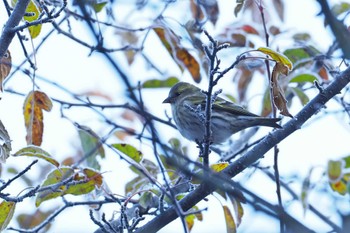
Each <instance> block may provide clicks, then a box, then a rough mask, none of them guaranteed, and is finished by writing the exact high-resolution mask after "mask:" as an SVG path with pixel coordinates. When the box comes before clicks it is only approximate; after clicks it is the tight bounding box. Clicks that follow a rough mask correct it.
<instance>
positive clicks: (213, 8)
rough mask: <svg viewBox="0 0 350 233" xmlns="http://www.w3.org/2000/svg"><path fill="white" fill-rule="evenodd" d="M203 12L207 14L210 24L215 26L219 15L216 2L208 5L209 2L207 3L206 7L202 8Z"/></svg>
mask: <svg viewBox="0 0 350 233" xmlns="http://www.w3.org/2000/svg"><path fill="white" fill-rule="evenodd" d="M204 10H205V12H206V13H207V17H208V19H209V21H210V22H212V24H213V25H215V24H216V22H217V21H218V15H219V5H218V2H217V1H213V2H211V3H210V4H209V1H207V3H206V5H205V6H204Z"/></svg>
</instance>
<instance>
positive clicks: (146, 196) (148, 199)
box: [139, 192, 154, 209]
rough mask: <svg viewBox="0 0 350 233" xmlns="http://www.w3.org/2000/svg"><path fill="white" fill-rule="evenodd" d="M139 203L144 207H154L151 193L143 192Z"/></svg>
mask: <svg viewBox="0 0 350 233" xmlns="http://www.w3.org/2000/svg"><path fill="white" fill-rule="evenodd" d="M139 204H140V206H141V207H143V208H144V209H150V208H152V207H154V202H153V194H152V193H151V192H144V193H143V194H142V195H141V197H140V199H139Z"/></svg>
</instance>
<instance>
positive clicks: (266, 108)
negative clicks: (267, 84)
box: [260, 88, 272, 117]
mask: <svg viewBox="0 0 350 233" xmlns="http://www.w3.org/2000/svg"><path fill="white" fill-rule="evenodd" d="M271 112H272V108H271V99H270V88H266V90H265V93H264V97H263V108H262V110H261V114H260V115H261V116H264V117H266V116H268V115H269V114H270V113H271Z"/></svg>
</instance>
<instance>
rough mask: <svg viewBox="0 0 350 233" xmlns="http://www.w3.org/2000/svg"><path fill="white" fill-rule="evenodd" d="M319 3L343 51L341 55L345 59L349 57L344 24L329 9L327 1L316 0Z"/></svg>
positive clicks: (349, 35)
mask: <svg viewBox="0 0 350 233" xmlns="http://www.w3.org/2000/svg"><path fill="white" fill-rule="evenodd" d="M317 1H318V3H319V4H320V5H321V8H322V13H323V14H324V16H325V18H326V20H327V22H328V24H329V26H330V28H331V30H332V32H333V34H334V36H335V38H336V40H337V42H338V43H339V47H340V48H341V50H342V51H343V55H344V57H345V58H346V59H350V45H349V40H350V33H349V31H348V30H347V28H346V27H345V25H344V24H343V23H342V22H341V21H339V20H338V19H337V18H336V17H335V16H334V15H333V14H332V11H331V9H329V6H328V3H327V1H326V0H317Z"/></svg>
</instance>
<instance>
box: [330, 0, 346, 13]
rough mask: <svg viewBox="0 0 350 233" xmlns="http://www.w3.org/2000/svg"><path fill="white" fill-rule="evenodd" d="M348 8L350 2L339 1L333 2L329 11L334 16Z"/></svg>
mask: <svg viewBox="0 0 350 233" xmlns="http://www.w3.org/2000/svg"><path fill="white" fill-rule="evenodd" d="M349 10H350V3H348V2H341V3H338V4H334V6H333V7H332V9H331V11H332V13H333V14H334V15H335V16H339V15H340V14H342V13H344V12H347V11H349Z"/></svg>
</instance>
